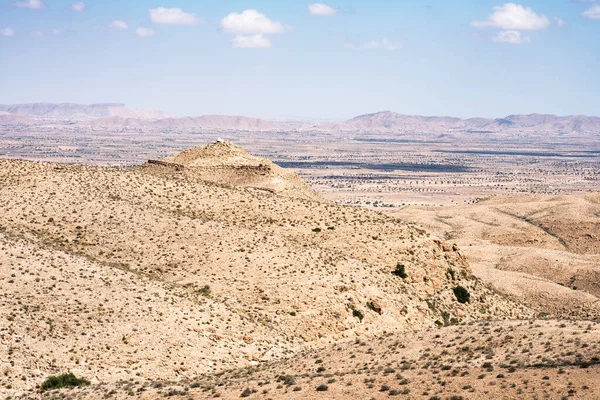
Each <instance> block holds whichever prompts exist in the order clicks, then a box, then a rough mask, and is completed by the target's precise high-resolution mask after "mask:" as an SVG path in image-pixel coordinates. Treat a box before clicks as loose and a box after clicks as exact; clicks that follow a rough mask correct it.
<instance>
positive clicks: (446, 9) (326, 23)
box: [0, 0, 600, 120]
mask: <svg viewBox="0 0 600 400" xmlns="http://www.w3.org/2000/svg"><path fill="white" fill-rule="evenodd" d="M599 39H600V0H530V1H517V2H514V3H511V2H503V1H489V0H470V1H468V0H407V1H400V0H393V1H392V0H369V1H365V0H363V1H359V0H331V1H325V2H323V3H314V2H310V1H308V2H307V1H300V0H285V1H283V0H87V1H74V0H9V1H6V0H0V104H16V103H32V102H50V103H60V102H71V103H83V104H89V103H101V102H117V103H125V104H127V105H128V106H129V107H132V108H145V109H161V110H164V111H166V112H168V113H171V114H174V115H181V116H183V115H203V114H228V115H246V116H253V117H261V118H270V119H279V118H281V119H286V118H290V119H323V120H341V119H345V118H351V117H353V116H356V115H360V114H365V113H369V112H376V111H382V110H391V111H395V112H399V113H402V114H418V115H449V116H457V117H476V116H479V117H502V116H506V115H510V114H528V113H552V114H558V115H573V114H585V115H600V72H599V71H600V41H599Z"/></svg>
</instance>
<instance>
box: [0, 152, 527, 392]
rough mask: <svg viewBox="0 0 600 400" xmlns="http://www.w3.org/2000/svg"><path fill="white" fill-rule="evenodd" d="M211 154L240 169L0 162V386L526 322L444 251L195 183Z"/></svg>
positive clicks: (196, 157)
mask: <svg viewBox="0 0 600 400" xmlns="http://www.w3.org/2000/svg"><path fill="white" fill-rule="evenodd" d="M217 159H220V161H221V162H222V163H224V164H229V165H239V164H238V161H239V162H241V165H247V164H248V163H252V162H255V160H254V159H253V158H252V157H251V156H248V155H246V154H245V153H243V151H242V150H241V149H239V148H237V147H235V146H232V145H230V144H227V143H218V144H216V145H213V146H210V147H207V148H199V149H194V150H191V151H188V152H184V153H182V154H180V155H178V156H174V157H173V158H172V159H169V161H162V162H163V163H165V165H160V164H154V165H152V166H150V165H145V166H141V167H138V168H123V169H119V168H104V167H90V166H77V165H60V164H52V163H36V162H28V161H19V160H1V161H0V180H1V181H2V182H3V184H2V186H0V207H1V209H2V210H3V212H2V213H0V285H1V286H2V288H3V299H2V300H3V301H2V302H1V303H0V315H2V316H4V317H3V319H2V325H0V329H1V331H0V340H1V343H2V346H0V362H1V363H2V365H1V366H0V368H1V369H2V371H3V374H4V375H3V384H4V386H3V387H2V389H0V390H1V392H0V393H2V394H3V395H5V396H8V395H19V394H25V395H26V396H29V395H31V396H34V395H35V393H36V389H35V387H36V385H39V384H40V383H41V382H42V381H43V380H44V379H45V378H46V377H47V376H49V375H55V374H60V373H65V372H69V371H70V372H73V373H74V374H76V375H77V376H81V377H84V378H87V379H88V380H90V381H92V382H93V383H96V384H98V383H102V384H104V385H108V384H114V383H116V382H118V381H126V380H130V379H133V380H144V381H145V380H182V379H184V378H187V379H192V378H193V377H194V376H199V375H201V374H214V373H219V372H221V371H225V370H230V369H236V368H246V367H252V366H257V365H263V364H265V365H266V363H268V362H271V361H273V362H274V361H276V360H283V359H288V358H290V357H293V356H294V355H295V354H301V352H303V351H310V350H311V349H317V348H323V347H326V346H333V345H334V344H336V343H338V344H343V343H351V342H354V341H355V340H356V338H360V339H361V340H363V339H364V340H372V339H369V338H373V337H375V336H380V335H384V334H386V333H394V334H400V333H402V332H412V331H417V330H421V329H424V328H434V327H437V326H444V325H452V324H456V323H465V322H469V321H474V320H481V319H488V320H496V319H505V318H524V317H530V316H532V315H533V312H532V311H531V310H530V309H529V308H528V307H526V306H524V305H521V304H519V303H518V302H515V301H513V300H511V299H509V298H507V297H506V296H504V295H500V294H498V293H497V292H495V291H494V290H492V289H490V288H489V287H488V286H487V285H485V284H484V283H483V282H481V281H480V280H479V279H477V278H476V277H474V276H473V275H472V273H471V269H470V266H469V263H468V261H467V260H466V258H465V257H464V255H463V253H462V251H461V250H460V249H459V248H458V247H456V246H452V245H449V244H447V243H445V242H444V241H443V240H439V239H437V238H435V237H433V236H431V235H430V234H428V233H427V232H425V231H423V230H420V229H417V228H415V227H412V226H409V225H407V224H406V223H404V222H402V221H401V220H398V219H396V218H392V217H389V216H386V215H383V214H380V213H376V212H373V211H369V210H366V209H361V208H356V207H344V206H339V205H336V204H332V203H329V202H325V201H319V200H318V199H306V198H302V197H295V196H294V195H293V193H287V195H286V196H282V195H278V194H276V193H272V192H269V191H264V190H256V189H253V188H248V187H246V186H245V185H235V184H232V183H228V182H225V183H220V182H218V181H219V179H215V180H212V181H210V180H204V179H202V176H200V177H199V176H198V175H196V174H195V172H197V171H199V170H200V169H201V168H203V167H206V166H214V165H215V164H216V160H217ZM240 160H241V161H240ZM175 162H179V163H181V164H176V163H175ZM169 163H170V164H169ZM175 165H183V166H184V168H183V169H181V168H179V167H178V168H175ZM395 270H396V271H398V272H397V273H396V274H394V273H393V271H395ZM458 287H463V288H465V289H466V290H462V289H461V290H458V289H457V288H458ZM459 299H461V301H462V302H459ZM8 360H10V362H9V361H8ZM100 387H103V386H97V385H94V388H100ZM84 397H86V398H87V397H89V396H88V395H85V396H84Z"/></svg>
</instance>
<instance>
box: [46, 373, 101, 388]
mask: <svg viewBox="0 0 600 400" xmlns="http://www.w3.org/2000/svg"><path fill="white" fill-rule="evenodd" d="M89 384H90V382H89V381H87V380H85V379H79V378H77V377H76V376H75V375H73V374H72V373H68V374H63V375H58V376H49V377H48V379H46V380H45V381H44V383H42V386H41V388H42V390H54V389H60V388H64V387H75V386H87V385H89Z"/></svg>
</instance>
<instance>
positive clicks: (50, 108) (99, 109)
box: [0, 103, 169, 120]
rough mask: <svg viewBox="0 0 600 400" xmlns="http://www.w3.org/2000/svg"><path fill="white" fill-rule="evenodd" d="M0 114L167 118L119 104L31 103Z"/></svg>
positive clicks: (2, 109) (7, 108) (6, 107)
mask: <svg viewBox="0 0 600 400" xmlns="http://www.w3.org/2000/svg"><path fill="white" fill-rule="evenodd" d="M0 112H6V113H9V114H15V115H24V116H28V117H40V118H49V119H57V120H88V119H93V118H107V117H121V118H140V119H160V118H167V117H169V115H168V114H166V113H164V112H162V111H160V110H135V109H131V108H127V107H125V104H119V103H100V104H73V103H60V104H53V103H31V104H11V105H1V104H0Z"/></svg>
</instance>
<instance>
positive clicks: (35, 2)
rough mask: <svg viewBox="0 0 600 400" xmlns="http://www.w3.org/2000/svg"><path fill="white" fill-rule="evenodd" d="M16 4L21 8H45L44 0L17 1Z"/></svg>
mask: <svg viewBox="0 0 600 400" xmlns="http://www.w3.org/2000/svg"><path fill="white" fill-rule="evenodd" d="M15 5H16V6H17V7H19V8H31V9H32V10H39V9H40V8H44V2H43V1H42V0H27V1H17V2H16V3H15Z"/></svg>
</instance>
